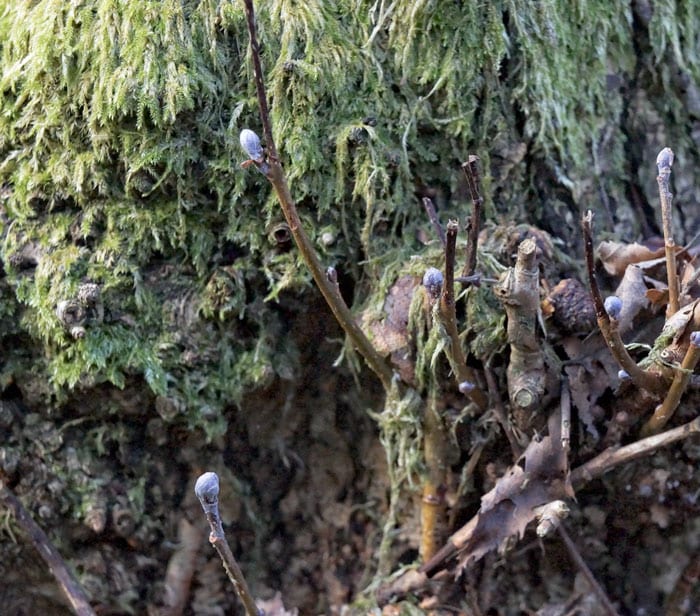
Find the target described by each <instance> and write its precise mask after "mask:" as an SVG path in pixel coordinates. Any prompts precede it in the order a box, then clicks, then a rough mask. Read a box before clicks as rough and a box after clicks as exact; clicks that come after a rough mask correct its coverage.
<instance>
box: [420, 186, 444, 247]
mask: <svg viewBox="0 0 700 616" xmlns="http://www.w3.org/2000/svg"><path fill="white" fill-rule="evenodd" d="M423 207H424V208H425V213H426V214H427V215H428V219H429V220H430V224H431V225H433V229H435V233H436V234H437V236H438V239H439V240H440V243H441V244H442V245H443V247H444V246H445V241H446V240H445V230H444V229H443V228H442V225H441V224H440V221H439V220H438V216H437V212H436V211H435V204H434V203H433V201H432V199H429V198H428V197H423Z"/></svg>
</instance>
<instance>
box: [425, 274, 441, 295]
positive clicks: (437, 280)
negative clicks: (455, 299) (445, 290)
mask: <svg viewBox="0 0 700 616" xmlns="http://www.w3.org/2000/svg"><path fill="white" fill-rule="evenodd" d="M442 282H443V277H442V272H441V271H440V270H439V269H437V268H435V267H429V268H428V269H427V270H425V274H423V286H424V287H425V288H426V290H427V291H428V293H429V294H430V297H431V298H432V299H437V298H438V297H440V293H441V292H442Z"/></svg>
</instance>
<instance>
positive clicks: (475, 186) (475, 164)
mask: <svg viewBox="0 0 700 616" xmlns="http://www.w3.org/2000/svg"><path fill="white" fill-rule="evenodd" d="M462 171H464V175H465V176H466V178H467V184H468V186H469V194H470V195H471V198H472V214H471V216H470V217H469V223H468V225H467V255H466V259H465V262H464V269H463V270H462V276H472V275H473V274H474V271H475V270H476V254H477V248H478V244H479V230H480V229H481V209H482V206H483V204H484V198H483V197H482V196H481V178H480V175H479V157H478V156H474V155H473V154H470V155H469V158H468V159H467V162H466V163H462Z"/></svg>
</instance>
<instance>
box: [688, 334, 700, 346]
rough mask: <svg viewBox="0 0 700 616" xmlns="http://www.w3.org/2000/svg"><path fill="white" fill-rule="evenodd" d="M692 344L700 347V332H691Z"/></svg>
mask: <svg viewBox="0 0 700 616" xmlns="http://www.w3.org/2000/svg"><path fill="white" fill-rule="evenodd" d="M690 344H692V345H693V346H696V347H700V332H692V333H691V334H690Z"/></svg>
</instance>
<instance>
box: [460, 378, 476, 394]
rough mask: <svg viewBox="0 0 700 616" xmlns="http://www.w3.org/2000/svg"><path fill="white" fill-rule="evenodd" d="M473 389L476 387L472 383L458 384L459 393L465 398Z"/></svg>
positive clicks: (463, 382)
mask: <svg viewBox="0 0 700 616" xmlns="http://www.w3.org/2000/svg"><path fill="white" fill-rule="evenodd" d="M475 387H476V385H474V383H472V382H471V381H462V382H461V383H460V384H459V391H460V392H461V393H463V394H464V395H465V396H466V395H469V393H471V392H472V391H474V388H475Z"/></svg>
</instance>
